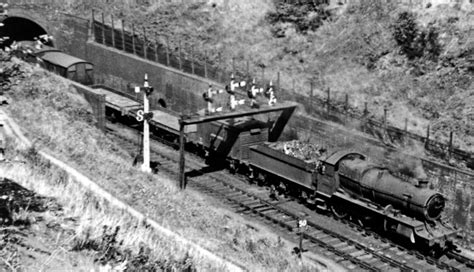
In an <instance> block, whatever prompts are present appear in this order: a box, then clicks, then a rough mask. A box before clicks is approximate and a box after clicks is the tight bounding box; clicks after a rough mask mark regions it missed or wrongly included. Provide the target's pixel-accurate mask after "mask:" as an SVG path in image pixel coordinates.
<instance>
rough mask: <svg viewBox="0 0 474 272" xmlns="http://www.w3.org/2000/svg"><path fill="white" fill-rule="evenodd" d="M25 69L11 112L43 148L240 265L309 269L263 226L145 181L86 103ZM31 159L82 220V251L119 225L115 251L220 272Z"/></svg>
mask: <svg viewBox="0 0 474 272" xmlns="http://www.w3.org/2000/svg"><path fill="white" fill-rule="evenodd" d="M20 70H22V71H23V72H22V73H23V75H22V80H21V81H19V80H17V79H13V82H16V83H15V84H14V85H12V86H11V88H10V90H9V91H8V92H7V94H8V95H9V96H10V98H11V101H12V102H11V104H10V105H9V106H8V107H7V108H6V109H7V111H8V112H9V115H10V116H12V117H13V118H14V120H15V121H17V122H18V123H19V124H21V125H22V127H23V128H24V131H25V133H26V135H27V137H29V138H30V139H31V140H33V141H34V143H35V146H36V147H37V148H38V149H46V150H49V151H50V152H51V153H53V154H55V156H56V157H58V158H60V159H62V160H63V161H66V162H68V163H69V164H70V165H72V166H74V167H75V168H76V169H78V170H79V171H81V172H83V173H87V176H89V177H90V178H92V179H93V180H94V181H95V182H96V183H97V184H99V185H100V186H101V187H102V188H106V189H107V190H108V191H109V192H110V193H111V194H112V195H114V196H116V197H118V198H119V199H120V200H122V201H124V202H126V203H128V204H129V205H131V206H132V207H134V208H135V209H137V210H139V211H141V212H142V213H144V214H146V215H148V216H149V217H150V218H153V219H154V220H156V221H158V222H159V223H161V224H162V225H163V226H165V227H167V228H169V229H172V230H174V231H175V232H177V233H179V234H181V235H182V236H184V237H186V238H188V239H190V240H191V241H193V242H196V243H198V244H200V245H202V246H204V247H205V248H207V249H209V250H210V251H212V252H218V253H220V254H222V255H224V256H226V257H227V258H229V259H230V260H231V261H233V262H235V263H238V264H241V265H243V266H245V267H247V268H249V269H256V270H274V269H276V270H301V269H302V270H304V269H309V268H308V267H306V266H301V265H300V264H299V262H298V260H297V259H296V257H295V256H294V255H292V254H291V250H292V247H291V244H290V243H288V242H285V241H282V240H281V239H280V238H279V237H276V236H275V235H272V234H270V233H268V232H267V231H266V229H265V228H264V227H256V228H254V227H249V225H247V224H246V223H244V222H242V219H241V218H240V217H236V216H235V215H232V214H231V213H229V212H227V211H225V210H223V209H219V208H216V207H212V206H211V205H210V204H209V203H208V202H207V201H206V200H204V199H202V197H201V196H199V195H197V194H195V193H193V192H191V191H186V192H180V191H179V190H178V189H177V188H176V186H175V183H176V182H175V181H172V180H170V179H168V178H166V177H163V176H159V175H158V176H154V175H146V174H143V173H140V172H139V171H137V169H135V168H133V167H132V166H131V162H132V158H131V157H130V155H129V154H127V153H126V152H125V151H123V150H122V149H121V148H120V146H117V145H116V144H114V142H113V141H112V140H111V139H108V138H107V137H106V136H104V135H103V134H102V133H101V132H99V131H97V130H96V129H95V128H94V127H93V126H92V122H93V119H92V115H91V113H90V110H89V109H88V106H87V104H86V103H85V101H84V100H83V99H82V97H80V96H78V95H76V94H74V91H73V90H72V89H71V87H70V86H68V85H67V83H66V82H65V81H64V80H63V79H61V78H58V77H56V76H52V75H50V74H49V73H47V72H45V71H42V70H40V69H37V68H31V67H30V66H28V65H24V64H20ZM32 157H33V162H34V163H33V165H36V166H35V167H34V169H35V170H37V171H40V172H41V171H42V173H44V175H45V177H47V178H44V179H43V180H49V181H50V182H51V183H50V185H48V186H49V187H46V185H45V188H48V189H46V190H45V191H47V190H52V189H54V188H57V189H58V190H57V191H56V190H54V191H55V193H52V194H55V195H56V196H58V197H59V196H60V197H61V199H63V201H64V203H62V205H64V206H65V207H66V208H65V209H66V210H67V211H68V213H69V212H70V213H71V214H72V216H74V217H77V218H78V220H79V222H80V224H79V227H78V228H77V229H76V233H75V236H76V238H77V239H76V240H77V241H79V242H78V245H79V248H81V247H85V248H94V247H95V246H92V245H91V244H90V241H94V240H95V241H100V240H101V239H102V238H103V237H105V236H104V235H103V230H102V226H112V227H116V226H120V231H119V232H118V235H117V236H116V237H115V238H114V239H115V241H123V243H120V244H119V243H118V242H114V243H115V244H114V245H115V246H116V247H117V248H119V249H120V250H121V252H126V250H127V249H128V250H130V252H133V253H134V254H136V255H140V253H139V252H140V248H145V249H148V250H149V251H150V254H149V256H150V257H149V258H150V261H149V262H150V263H152V262H153V263H155V264H158V265H165V267H177V268H184V267H187V266H191V267H196V268H201V269H215V270H218V269H219V268H218V267H217V268H216V267H213V264H209V263H207V262H206V261H205V260H201V259H196V258H194V256H192V255H190V254H189V253H188V251H187V249H186V248H182V247H180V246H179V245H175V244H173V243H172V241H167V240H166V239H164V238H163V237H160V236H159V235H156V234H155V233H153V232H152V231H150V230H149V229H147V228H146V227H145V226H142V225H141V224H140V223H139V222H134V221H133V220H132V219H130V218H129V217H128V216H127V215H123V214H121V212H120V211H114V210H113V209H110V207H108V205H107V203H103V202H101V201H99V200H98V199H97V198H96V197H95V196H94V195H93V194H91V193H90V192H87V191H82V190H80V189H78V188H77V187H76V185H75V184H74V183H73V182H71V181H69V180H68V179H67V178H64V177H61V175H62V174H61V173H58V171H57V169H55V168H54V167H53V168H50V165H49V164H47V163H44V161H42V160H36V155H34V152H33V155H32ZM43 168H46V169H43ZM42 169H43V170H42ZM59 172H60V171H59ZM51 175H52V176H51ZM55 175H56V176H55ZM50 176H51V178H49V177H50ZM14 178H20V177H15V176H14ZM108 234H110V233H108ZM109 236H110V235H109ZM109 236H106V238H107V237H109ZM107 239H109V238H107ZM81 241H83V242H81ZM99 244H100V242H99ZM86 245H88V246H86ZM123 254H125V253H123ZM113 256H115V255H113ZM117 256H119V257H117V258H118V260H117V258H115V257H111V258H110V261H111V262H118V261H119V260H121V259H120V258H121V257H120V256H124V255H121V254H118V255H117ZM310 267H311V266H310Z"/></svg>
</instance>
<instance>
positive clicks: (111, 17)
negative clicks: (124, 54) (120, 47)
mask: <svg viewBox="0 0 474 272" xmlns="http://www.w3.org/2000/svg"><path fill="white" fill-rule="evenodd" d="M110 20H112V46H113V47H114V48H115V27H114V16H113V15H110Z"/></svg>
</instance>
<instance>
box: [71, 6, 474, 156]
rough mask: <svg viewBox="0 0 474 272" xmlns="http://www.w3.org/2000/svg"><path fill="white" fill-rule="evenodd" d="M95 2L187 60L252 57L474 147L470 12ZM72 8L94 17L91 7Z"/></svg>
mask: <svg viewBox="0 0 474 272" xmlns="http://www.w3.org/2000/svg"><path fill="white" fill-rule="evenodd" d="M94 6H95V7H96V8H98V9H103V10H104V11H105V13H106V14H114V16H116V17H119V18H125V19H126V21H127V22H130V23H131V22H133V23H135V25H143V26H144V27H145V28H146V30H147V33H149V37H155V36H156V37H158V39H160V41H161V42H165V39H164V37H165V35H168V36H169V37H170V43H171V47H172V48H177V46H178V45H179V42H180V43H181V44H182V45H184V48H183V53H184V54H191V51H192V50H191V49H193V50H194V52H196V51H197V52H198V58H201V59H202V57H203V56H204V52H205V51H206V52H207V53H208V54H207V56H208V57H209V60H210V61H211V62H213V63H216V64H221V65H225V64H227V68H230V64H231V59H232V58H235V60H236V63H237V65H238V68H240V69H241V70H244V69H245V62H244V61H245V60H250V62H251V68H252V70H253V72H254V73H253V74H255V75H258V76H260V75H261V71H260V68H259V67H260V66H262V65H264V66H265V67H266V71H265V74H266V75H267V78H273V79H275V76H276V73H277V71H281V73H282V76H281V80H282V85H283V86H284V87H286V88H288V89H291V88H292V87H293V82H294V87H295V89H296V90H300V91H299V92H301V93H303V94H308V92H309V81H313V82H314V87H315V88H316V90H315V93H316V95H318V96H320V97H323V98H324V97H325V96H326V94H325V89H326V88H330V89H331V91H332V98H333V99H335V100H338V101H339V102H340V103H341V105H342V104H343V101H344V96H345V94H348V95H349V103H350V105H351V107H352V108H351V110H352V111H358V112H361V111H362V110H363V108H364V102H368V104H369V111H370V113H371V114H372V115H373V117H376V118H378V119H382V116H383V108H384V107H387V109H388V121H389V123H390V124H393V125H395V126H397V127H399V128H404V125H405V119H406V118H407V119H408V120H409V122H408V130H409V131H412V132H415V133H418V134H419V135H425V134H426V129H427V127H428V125H430V128H431V130H432V131H431V138H432V139H436V140H439V141H441V142H444V143H446V142H447V140H448V138H449V132H450V131H454V133H455V138H454V145H455V146H457V147H460V148H463V149H467V150H471V151H473V150H474V145H473V144H472V143H473V142H474V135H473V133H472V131H474V127H473V123H474V108H473V105H474V93H473V82H474V81H473V80H472V76H473V70H472V64H469V55H472V52H473V51H472V50H473V48H474V46H473V40H472V38H470V33H471V31H470V30H471V29H472V27H473V24H474V23H473V22H474V20H473V17H472V9H471V10H470V11H469V10H461V9H459V8H458V7H456V6H454V7H450V6H437V7H429V8H427V7H423V8H421V9H420V8H417V9H414V8H408V7H405V6H398V5H397V4H394V3H391V2H385V1H384V3H382V2H381V1H357V3H356V4H350V5H348V7H347V8H345V9H344V12H342V13H340V14H332V15H329V14H328V13H327V12H323V11H322V10H321V9H319V7H316V8H315V7H312V6H311V4H310V5H309V6H305V5H303V6H301V7H299V6H298V5H286V4H284V5H282V6H278V7H275V5H274V4H273V2H272V1H249V0H246V1H238V2H230V3H228V6H227V7H225V5H224V4H223V1H201V2H197V3H188V2H186V3H182V1H171V2H170V3H168V1H150V4H149V5H139V6H134V5H133V1H122V2H120V1H119V2H116V3H114V4H112V5H110V4H105V3H101V2H100V1H98V2H96V3H95V4H94ZM74 7H75V8H76V11H75V12H83V13H84V14H87V13H88V7H86V6H85V5H83V4H80V3H77V4H76V5H75V6H74ZM78 7H82V10H81V9H80V8H78ZM105 7H107V8H106V9H105ZM79 10H81V11H79ZM405 11H409V13H410V14H412V15H413V16H411V15H409V16H404V15H402V14H403V12H405ZM293 80H294V81H293Z"/></svg>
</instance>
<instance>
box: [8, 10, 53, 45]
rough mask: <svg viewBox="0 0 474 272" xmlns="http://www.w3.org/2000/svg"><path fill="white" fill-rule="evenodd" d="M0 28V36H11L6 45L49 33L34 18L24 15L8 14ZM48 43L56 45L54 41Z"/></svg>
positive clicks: (30, 39) (31, 39)
mask: <svg viewBox="0 0 474 272" xmlns="http://www.w3.org/2000/svg"><path fill="white" fill-rule="evenodd" d="M2 23H3V27H1V28H0V37H5V36H7V37H9V40H7V42H6V44H5V45H10V44H11V43H13V41H17V42H18V41H33V40H34V38H35V37H39V36H41V35H43V34H48V35H49V33H48V32H47V31H46V29H45V28H44V27H43V26H41V25H40V24H39V23H37V22H35V21H34V20H32V19H30V18H26V17H22V16H8V17H7V18H5V19H4V20H3V21H2ZM46 45H49V46H54V41H49V42H47V43H46Z"/></svg>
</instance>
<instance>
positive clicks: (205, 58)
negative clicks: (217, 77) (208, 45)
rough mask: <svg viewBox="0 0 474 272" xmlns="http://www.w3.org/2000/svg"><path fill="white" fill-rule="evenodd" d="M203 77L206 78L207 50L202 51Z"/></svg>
mask: <svg viewBox="0 0 474 272" xmlns="http://www.w3.org/2000/svg"><path fill="white" fill-rule="evenodd" d="M204 77H205V78H208V76H207V50H204Z"/></svg>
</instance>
